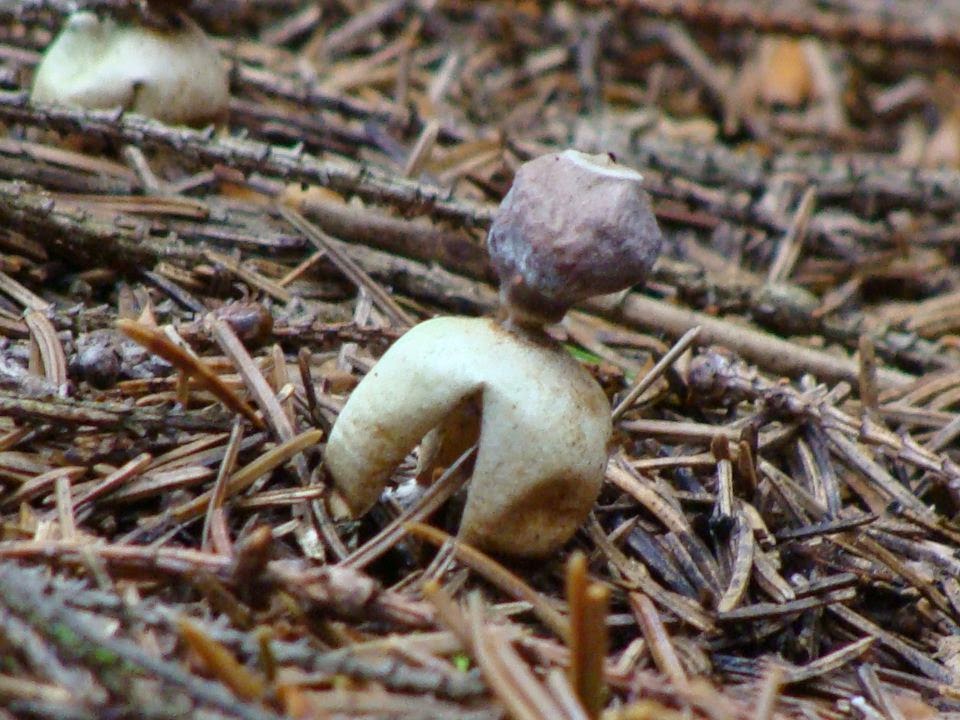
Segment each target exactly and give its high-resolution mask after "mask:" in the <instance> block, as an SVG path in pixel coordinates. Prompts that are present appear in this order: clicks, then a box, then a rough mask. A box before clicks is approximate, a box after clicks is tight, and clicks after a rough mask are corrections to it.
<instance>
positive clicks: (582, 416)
mask: <svg viewBox="0 0 960 720" xmlns="http://www.w3.org/2000/svg"><path fill="white" fill-rule="evenodd" d="M641 181H642V178H641V176H640V175H639V174H638V173H636V172H635V171H633V170H630V169H629V168H626V167H623V166H621V165H618V164H617V163H615V162H614V161H613V160H612V159H610V158H609V157H607V156H605V155H585V154H583V153H579V152H576V151H573V150H567V151H565V152H562V153H555V154H550V155H545V156H543V157H540V158H537V159H535V160H532V161H530V162H528V163H526V164H525V165H523V166H522V167H521V168H520V169H519V171H518V172H517V175H516V178H515V180H514V184H513V187H512V188H511V190H510V192H509V193H508V194H507V196H506V197H505V198H504V200H503V203H502V204H501V206H500V208H499V210H498V212H497V214H496V217H495V219H494V222H493V225H492V227H491V229H490V233H489V236H488V247H489V250H490V256H491V260H492V263H493V267H494V269H495V270H496V272H497V274H498V275H499V277H500V281H501V299H502V301H503V303H504V306H505V308H506V310H507V316H508V317H507V321H506V322H505V323H504V324H503V325H501V324H498V323H497V322H496V321H494V320H492V319H487V318H462V317H439V318H434V319H432V320H428V321H426V322H423V323H421V324H420V325H418V326H416V327H415V328H413V329H412V330H410V331H409V332H407V333H406V334H405V335H404V336H403V337H402V338H400V339H399V340H398V341H397V342H396V343H394V345H393V346H392V347H391V348H390V349H389V350H388V351H387V352H386V353H385V354H384V355H383V357H382V358H381V359H380V361H379V362H378V363H377V364H376V366H375V367H374V368H373V369H372V370H371V371H370V372H369V373H368V374H367V376H366V377H365V378H364V379H363V380H362V381H361V382H360V384H359V385H358V386H357V387H356V389H354V391H353V393H352V394H351V396H350V399H349V400H348V402H347V404H346V405H345V407H344V408H343V410H342V412H341V413H340V416H339V418H338V419H337V422H336V423H335V424H334V427H333V429H332V431H331V433H330V437H329V439H328V442H327V448H326V455H325V458H324V460H325V464H326V467H327V469H328V471H329V473H330V475H331V477H332V478H333V480H334V482H335V484H336V486H337V488H338V490H339V491H340V493H341V494H342V496H343V498H344V499H345V501H346V503H347V505H348V506H349V508H350V510H351V512H352V513H353V514H354V515H360V514H363V513H364V512H366V511H367V510H368V509H369V508H370V507H371V506H372V505H373V504H374V503H375V502H376V501H377V499H378V497H379V496H380V493H381V492H382V491H383V489H384V487H385V485H386V483H387V480H388V479H389V477H390V475H391V474H392V473H393V471H394V470H395V469H396V466H397V465H398V464H399V463H400V462H401V461H402V460H403V458H404V457H405V456H406V455H407V454H408V453H409V452H410V451H411V450H413V448H414V447H416V445H417V443H419V442H420V441H421V440H422V441H423V443H422V445H421V451H420V475H421V477H427V478H429V477H430V476H431V474H432V472H431V471H432V469H433V467H434V466H436V465H443V464H449V462H450V461H451V460H452V459H453V458H456V457H457V456H458V455H459V454H460V453H462V452H463V451H464V450H466V449H467V448H469V447H470V446H471V445H473V444H474V443H475V442H478V443H479V445H478V450H477V455H476V459H475V462H474V466H473V474H472V477H471V480H470V484H469V487H468V490H467V498H466V505H465V508H464V512H463V518H462V520H461V523H460V537H461V538H462V539H463V540H465V541H467V542H469V543H471V544H473V545H475V546H477V547H480V548H482V549H485V550H489V551H493V552H498V553H503V554H507V555H514V556H526V557H541V556H544V555H548V554H550V553H551V552H553V551H555V550H556V549H557V548H558V547H560V546H561V545H563V543H565V542H566V541H567V540H569V538H570V537H571V536H572V535H573V533H574V532H575V531H576V529H577V528H578V527H579V526H580V524H581V523H582V522H583V520H584V519H585V518H586V516H587V514H588V513H589V512H590V509H591V508H592V507H593V504H594V502H595V501H596V498H597V495H598V494H599V492H600V486H601V484H602V482H603V475H604V468H605V466H606V462H607V444H608V442H609V440H610V435H611V432H612V427H611V421H610V407H609V405H608V403H607V400H606V397H605V396H604V394H603V391H602V390H601V389H600V387H599V385H597V383H596V382H595V381H594V380H593V378H592V377H591V376H590V375H589V373H588V372H587V371H586V370H585V369H584V368H583V367H581V366H580V364H579V363H577V362H576V361H575V360H574V359H573V358H572V357H571V356H570V355H569V353H567V352H566V351H565V350H564V349H563V347H562V346H561V345H560V344H559V343H557V342H556V341H555V340H553V339H552V338H551V337H550V336H549V335H547V334H546V333H545V332H544V330H543V326H544V325H545V324H547V323H549V322H556V321H558V320H560V319H561V318H562V316H563V314H564V312H566V310H567V308H569V307H570V306H571V305H572V304H574V303H576V302H578V301H580V300H582V299H584V298H586V297H589V296H590V295H595V294H602V293H609V292H614V291H616V290H620V289H623V288H626V287H629V286H631V285H633V284H635V283H638V282H640V281H642V280H643V279H644V277H645V275H646V273H647V272H648V271H649V269H650V267H651V266H652V264H653V261H654V260H655V259H656V256H657V254H658V252H659V250H660V244H661V235H660V231H659V228H658V227H657V224H656V221H655V219H654V217H653V212H652V210H651V207H650V201H649V199H648V198H647V195H646V193H645V192H644V191H643V189H642V187H641Z"/></svg>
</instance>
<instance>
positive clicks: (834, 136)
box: [0, 0, 960, 720]
mask: <svg viewBox="0 0 960 720" xmlns="http://www.w3.org/2000/svg"><path fill="white" fill-rule="evenodd" d="M171 4H172V3H171ZM181 4H182V5H189V6H190V7H189V11H190V13H191V15H192V17H194V18H195V19H196V21H197V22H198V23H199V24H200V25H201V26H202V27H203V28H205V29H206V30H207V32H209V33H210V34H211V35H212V36H213V37H215V38H216V43H217V47H218V49H219V50H220V52H221V54H222V56H223V58H224V62H225V63H228V64H229V66H230V68H231V70H230V83H231V101H230V109H229V118H228V120H227V121H226V122H225V123H224V124H221V125H219V126H217V127H211V128H201V129H190V128H186V127H172V126H168V125H164V124H163V123H160V122H157V121H154V120H149V119H146V118H144V117H140V116H136V115H132V114H123V113H121V112H118V111H115V110H110V111H86V110H80V109H73V108H65V107H55V106H34V105H32V104H31V103H30V102H29V89H30V84H31V81H32V77H33V74H34V71H35V68H36V65H37V63H38V62H39V61H40V58H41V54H42V51H43V49H44V48H45V47H46V46H47V45H48V44H49V43H50V42H51V40H52V38H53V37H54V36H55V34H56V32H57V31H58V29H59V28H60V27H61V26H62V24H63V22H64V19H65V17H66V15H67V13H68V12H69V11H70V9H71V8H72V7H73V6H75V5H79V6H82V7H87V8H92V9H95V10H97V11H98V12H103V13H119V14H121V15H125V16H128V17H129V16H136V15H137V14H138V12H139V10H138V8H140V7H141V4H139V3H136V2H133V0H130V1H129V2H128V1H127V0H80V1H79V2H77V3H74V2H66V0H23V1H21V2H16V1H14V2H0V719H3V718H20V717H24V718H26V717H31V718H78V719H79V718H108V717H115V718H122V717H143V718H148V717H149V718H163V717H171V718H172V717H184V716H187V715H190V716H195V717H225V718H250V719H253V718H257V719H260V718H276V717H294V718H340V717H344V718H354V717H390V718H403V719H405V720H406V719H412V718H451V719H465V718H470V719H474V718H475V719H477V720H479V719H480V718H490V719H491V720H492V719H494V718H500V717H513V718H517V719H518V720H521V719H522V720H528V719H530V720H533V719H535V718H543V719H545V720H546V719H550V720H553V719H554V718H569V719H570V720H574V719H581V718H594V717H603V718H606V719H608V720H615V719H622V720H644V719H647V718H649V719H650V720H668V719H671V718H677V719H679V718H710V719H726V718H729V719H731V720H733V719H739V718H744V719H756V720H769V719H773V718H870V719H874V718H885V719H886V720H913V719H921V720H922V719H923V718H936V717H951V716H953V717H960V639H958V638H960V559H958V558H960V552H958V551H960V523H958V522H957V516H958V512H960V459H958V454H960V445H958V437H960V271H958V269H957V267H956V261H957V259H958V257H960V250H958V247H960V78H958V73H957V70H958V68H960V6H958V4H957V3H956V2H953V1H951V0H937V1H934V0H931V1H929V2H923V3H918V2H915V3H908V2H902V3H889V2H880V1H879V0H821V1H819V2H813V0H804V1H803V2H799V1H797V2H791V3H778V2H774V0H755V1H754V2H744V1H742V0H726V1H722V2H721V1H719V0H706V1H704V2H685V1H683V0H621V1H620V2H615V3H613V2H611V3H604V2H573V1H570V2H555V3H533V2H519V3H474V2H468V1H465V0H323V1H322V2H307V1H305V0H224V1H223V2H215V1H214V0H194V1H193V2H192V3H190V2H184V3H181ZM568 147H575V148H578V149H581V150H585V151H588V152H597V153H599V152H603V153H612V154H613V155H614V156H615V157H616V158H617V160H618V161H619V162H622V163H624V164H626V165H628V166H631V167H634V168H636V169H637V170H639V171H640V172H641V173H642V174H643V175H644V184H645V187H646V190H647V191H648V192H649V193H650V195H651V197H652V200H653V207H654V210H655V213H656V216H657V218H658V221H659V223H660V226H661V228H662V229H663V231H664V235H665V238H666V245H665V248H664V251H663V255H662V257H661V258H660V260H659V261H658V263H657V265H656V266H655V268H654V270H653V272H652V273H651V276H650V277H649V278H648V279H647V282H646V283H645V285H644V286H643V287H640V288H636V289H634V290H632V291H630V292H628V293H621V294H619V295H617V296H615V297H605V298H602V299H598V300H594V301H591V302H588V303H586V304H584V305H583V306H581V307H579V308H578V309H576V310H575V311H572V312H570V313H569V314H568V315H567V317H566V318H565V319H564V320H563V322H562V323H561V324H559V325H557V326H556V327H555V328H553V329H552V330H551V333H552V334H553V335H554V336H555V337H556V338H557V339H558V340H559V341H560V342H562V343H563V345H564V346H565V347H566V348H567V349H568V350H569V351H570V353H572V354H573V356H574V357H575V358H577V360H578V361H580V362H581V363H582V364H583V365H584V367H586V368H587V369H588V370H589V371H590V373H592V374H593V375H594V377H595V378H596V379H597V380H598V381H599V382H600V384H601V385H602V387H603V388H604V390H605V392H606V393H607V395H608V397H609V398H610V400H611V404H612V407H616V408H617V411H616V413H615V423H614V445H613V448H612V452H611V458H610V462H609V465H608V468H607V471H606V477H605V482H604V486H603V490H602V492H601V495H600V498H599V500H598V503H597V505H596V507H595V508H594V511H593V513H592V514H591V515H590V517H589V518H588V520H587V522H586V524H585V525H584V527H583V528H582V529H580V530H579V531H578V532H577V534H576V535H575V537H574V538H573V539H572V540H571V541H570V542H569V543H568V544H567V545H566V546H565V547H564V548H563V550H562V551H560V552H558V553H557V554H556V555H555V556H554V557H551V558H548V559H547V560H545V561H538V562H523V561H517V560H511V559H509V558H505V557H492V556H488V555H486V554H483V553H480V552H478V551H477V550H475V549H473V548H471V547H469V546H467V545H465V544H463V543H459V542H457V541H456V540H455V536H456V532H457V521H458V513H459V509H460V508H461V507H462V498H461V497H460V493H457V492H456V490H457V486H458V484H459V485H462V484H463V483H464V482H465V481H466V478H465V477H459V478H457V477H455V478H454V480H455V481H456V482H453V483H452V484H450V483H449V482H448V483H447V484H445V485H444V486H443V488H442V493H445V494H446V495H447V496H449V497H447V498H446V501H445V502H444V503H443V504H442V505H441V504H440V503H439V501H438V500H437V495H436V494H434V495H433V496H431V495H427V496H425V497H423V498H420V499H419V500H415V501H414V503H413V504H412V505H410V504H402V500H403V495H402V493H397V492H396V488H397V487H401V486H405V485H404V484H405V483H407V482H408V481H409V480H410V479H411V478H412V476H413V474H414V462H413V458H409V459H408V460H407V461H406V462H404V463H403V464H402V465H401V467H400V468H399V469H398V470H397V472H396V473H395V475H394V477H393V478H392V480H391V483H390V490H389V491H388V492H387V493H385V494H384V496H383V498H382V499H381V500H380V502H378V503H377V505H376V507H375V508H374V509H373V511H371V512H370V513H369V514H367V515H366V516H364V517H362V518H359V519H356V520H352V519H350V518H348V517H346V516H344V514H343V512H342V510H341V509H340V506H339V505H338V503H337V501H336V497H335V496H334V495H333V493H332V492H331V488H330V484H329V481H328V478H327V476H326V474H325V471H324V468H323V463H322V459H323V444H324V440H325V438H326V435H327V432H328V431H329V429H330V427H331V424H332V423H333V421H334V420H335V418H336V416H337V413H338V412H339V411H340V409H341V408H342V407H343V404H344V402H345V401H346V399H347V397H348V396H349V394H350V392H351V390H352V389H353V388H354V387H355V386H356V384H357V382H358V381H359V380H360V379H361V378H362V377H363V375H364V374H365V373H366V372H367V371H368V370H369V369H370V368H371V367H372V366H373V365H374V363H375V362H376V360H377V358H378V357H380V356H381V355H382V354H383V352H384V351H385V350H386V348H388V347H389V346H390V345H391V343H393V342H394V341H395V340H396V339H397V338H398V337H400V336H401V335H402V334H403V333H404V331H405V330H407V329H408V328H409V327H411V326H412V325H413V324H415V323H417V322H420V321H422V320H425V319H427V318H430V317H432V316H434V315H437V314H461V315H485V314H486V315H493V314H495V313H496V312H497V292H496V288H495V285H494V282H493V275H492V273H491V270H490V267H489V265H488V260H487V255H486V249H485V244H484V240H485V234H486V229H487V227H488V226H489V224H490V221H491V218H492V217H493V215H494V212H495V211H496V207H497V204H498V203H499V201H500V200H501V198H502V197H503V195H504V194H505V193H506V191H507V190H508V189H509V187H510V184H511V181H512V179H513V175H514V172H515V170H516V169H517V167H518V166H519V165H520V164H521V163H523V162H524V161H526V160H528V159H530V158H533V157H536V156H538V155H541V154H543V153H547V152H551V151H554V150H560V149H564V148H568ZM625 399H626V402H624V401H625ZM453 475H456V472H454V473H453ZM438 492H439V491H438ZM442 493H441V495H442ZM439 499H440V500H443V499H444V497H442V496H441V497H440V498H439Z"/></svg>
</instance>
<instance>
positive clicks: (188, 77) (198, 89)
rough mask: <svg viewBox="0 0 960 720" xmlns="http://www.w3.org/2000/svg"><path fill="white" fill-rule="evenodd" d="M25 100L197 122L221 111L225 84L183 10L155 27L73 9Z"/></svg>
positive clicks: (213, 52) (216, 58)
mask: <svg viewBox="0 0 960 720" xmlns="http://www.w3.org/2000/svg"><path fill="white" fill-rule="evenodd" d="M31 100H32V101H33V102H35V103H45V104H57V105H67V106H72V107H81V108H87V109H110V108H116V107H120V108H123V109H124V110H129V111H132V112H135V113H139V114H141V115H146V116H148V117H152V118H154V119H157V120H162V121H164V122H167V123H171V124H194V125H196V124H202V123H205V122H210V121H214V120H217V119H219V118H221V117H223V116H224V115H225V114H226V111H227V104H228V102H229V84H228V79H227V72H226V70H225V68H224V66H223V64H222V62H221V59H220V55H219V53H218V52H217V49H216V48H215V47H214V45H213V43H212V42H211V41H210V39H209V38H208V37H207V36H206V35H205V34H204V33H203V31H202V30H201V29H200V28H199V27H198V26H197V25H196V24H195V23H194V22H193V21H191V20H190V19H189V18H187V17H185V16H183V15H177V16H175V17H173V18H171V27H170V28H155V27H145V26H142V25H139V24H131V23H126V22H124V23H119V22H117V21H115V20H114V19H112V18H109V17H105V18H100V17H98V16H97V15H95V14H94V13H91V12H76V13H73V14H72V15H71V16H70V17H69V18H68V19H67V22H66V25H65V26H64V27H63V29H62V30H61V32H60V34H59V35H58V36H57V38H56V39H55V40H54V41H53V43H52V44H51V45H50V47H49V48H47V51H46V53H45V54H44V56H43V60H42V61H41V63H40V66H39V68H38V69H37V73H36V76H35V77H34V82H33V90H32V93H31Z"/></svg>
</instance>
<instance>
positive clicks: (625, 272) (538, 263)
mask: <svg viewBox="0 0 960 720" xmlns="http://www.w3.org/2000/svg"><path fill="white" fill-rule="evenodd" d="M642 181H643V177H642V176H641V175H640V174H639V173H638V172H636V171H634V170H632V169H630V168H628V167H625V166H623V165H620V164H618V163H616V162H615V161H614V160H613V159H612V158H611V157H610V156H609V155H587V154H585V153H582V152H578V151H576V150H566V151H564V152H561V153H551V154H549V155H543V156H541V157H539V158H536V159H535V160H531V161H529V162H527V163H524V164H523V165H522V166H521V167H520V169H519V170H518V171H517V174H516V177H515V178H514V181H513V187H511V188H510V192H508V193H507V195H506V197H504V199H503V202H502V203H501V204H500V208H499V209H498V211H497V214H496V216H495V217H494V220H493V225H492V226H491V228H490V233H489V235H488V236H487V248H488V250H489V252H490V258H491V261H492V263H493V267H494V270H495V271H496V273H497V275H498V276H499V277H500V295H501V300H502V302H503V303H504V304H505V305H506V307H507V310H508V312H509V313H510V315H511V318H512V319H514V320H517V321H519V322H521V323H525V324H539V323H544V322H556V321H558V320H559V319H560V318H562V317H563V314H564V312H566V310H567V308H569V307H570V306H571V305H572V304H574V303H576V302H579V301H580V300H584V299H585V298H588V297H591V296H593V295H603V294H606V293H612V292H616V291H618V290H623V289H624V288H628V287H631V286H632V285H635V284H638V283H640V282H642V281H643V280H644V279H645V278H646V275H647V273H648V272H649V271H650V268H651V267H652V266H653V263H654V261H655V260H656V258H657V255H658V254H659V252H660V246H661V244H662V239H663V238H662V235H661V233H660V228H659V227H658V226H657V221H656V218H655V217H654V215H653V209H652V207H651V205H650V198H649V196H648V195H647V193H646V192H644V190H643V187H642Z"/></svg>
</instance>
